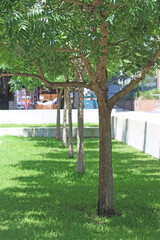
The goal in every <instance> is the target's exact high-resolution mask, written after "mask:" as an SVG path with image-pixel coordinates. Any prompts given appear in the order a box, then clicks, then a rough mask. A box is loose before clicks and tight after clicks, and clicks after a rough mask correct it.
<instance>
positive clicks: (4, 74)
mask: <svg viewBox="0 0 160 240" xmlns="http://www.w3.org/2000/svg"><path fill="white" fill-rule="evenodd" d="M13 76H17V77H32V78H37V79H39V80H40V81H41V80H42V79H41V76H39V75H36V74H28V73H0V78H1V77H13Z"/></svg>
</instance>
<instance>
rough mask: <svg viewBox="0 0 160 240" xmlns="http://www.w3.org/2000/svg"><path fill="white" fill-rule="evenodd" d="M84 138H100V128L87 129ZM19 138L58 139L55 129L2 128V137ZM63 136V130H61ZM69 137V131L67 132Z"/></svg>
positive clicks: (74, 128)
mask: <svg viewBox="0 0 160 240" xmlns="http://www.w3.org/2000/svg"><path fill="white" fill-rule="evenodd" d="M83 134H84V137H99V128H98V127H85V128H84V132H83ZM5 135H10V136H19V137H56V128H55V127H49V128H48V127H32V128H30V127H27V128H0V136H5ZM61 135H62V128H61ZM67 136H68V131H67ZM73 137H77V128H76V127H73Z"/></svg>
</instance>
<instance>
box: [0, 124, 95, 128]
mask: <svg viewBox="0 0 160 240" xmlns="http://www.w3.org/2000/svg"><path fill="white" fill-rule="evenodd" d="M62 126H63V125H62V124H61V127H62ZM67 126H68V124H67ZM98 126H99V124H96V123H84V127H98ZM19 127H56V123H51V124H0V128H19ZM73 127H77V123H73Z"/></svg>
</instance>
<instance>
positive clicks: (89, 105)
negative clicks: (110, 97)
mask: <svg viewBox="0 0 160 240" xmlns="http://www.w3.org/2000/svg"><path fill="white" fill-rule="evenodd" d="M97 108H98V103H97V100H95V99H94V100H92V99H91V100H85V99H84V109H97Z"/></svg>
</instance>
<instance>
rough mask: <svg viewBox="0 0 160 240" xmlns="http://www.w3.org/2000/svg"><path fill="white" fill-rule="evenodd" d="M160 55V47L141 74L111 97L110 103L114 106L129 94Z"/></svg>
mask: <svg viewBox="0 0 160 240" xmlns="http://www.w3.org/2000/svg"><path fill="white" fill-rule="evenodd" d="M159 57H160V48H159V49H158V50H157V52H156V53H155V54H154V56H153V57H152V58H151V59H150V60H149V61H148V62H147V64H146V65H145V66H144V68H143V69H142V71H141V72H140V73H139V74H137V75H136V76H135V77H134V79H133V80H132V81H131V82H130V83H129V84H128V85H127V86H126V87H124V88H123V89H122V90H121V91H119V92H118V93H116V94H115V95H114V96H113V97H111V98H110V100H109V104H110V106H111V107H113V106H114V105H115V104H116V102H117V101H119V100H120V99H121V98H122V97H124V96H125V95H126V94H128V93H129V92H130V91H131V90H132V89H133V88H134V87H135V86H136V85H137V84H138V83H139V82H140V81H141V80H142V79H143V78H144V77H145V74H146V73H147V72H148V71H149V70H150V68H151V67H152V66H153V65H154V64H155V62H156V60H157V59H158V58H159Z"/></svg>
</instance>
